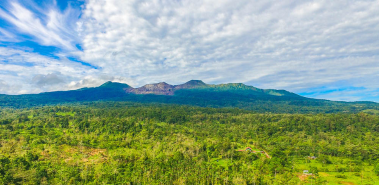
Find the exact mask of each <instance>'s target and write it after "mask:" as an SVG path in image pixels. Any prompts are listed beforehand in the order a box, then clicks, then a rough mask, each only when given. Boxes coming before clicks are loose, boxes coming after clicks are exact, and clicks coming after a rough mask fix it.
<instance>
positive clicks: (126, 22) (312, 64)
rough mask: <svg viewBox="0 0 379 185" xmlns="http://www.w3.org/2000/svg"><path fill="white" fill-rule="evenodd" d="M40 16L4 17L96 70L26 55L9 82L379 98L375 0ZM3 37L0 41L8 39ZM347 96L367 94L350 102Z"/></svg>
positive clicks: (93, 1) (177, 2) (111, 2)
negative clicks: (221, 87)
mask: <svg viewBox="0 0 379 185" xmlns="http://www.w3.org/2000/svg"><path fill="white" fill-rule="evenodd" d="M34 9H38V8H34ZM35 12H36V11H34V12H32V11H31V10H29V9H27V8H25V7H23V6H21V5H19V4H18V3H10V5H9V8H8V9H7V11H5V10H1V11H0V17H3V19H5V20H7V21H8V22H10V23H11V24H13V25H15V28H16V29H17V30H19V31H21V32H23V33H26V34H30V35H32V36H33V37H35V38H36V40H37V41H38V42H39V43H41V44H42V45H49V46H56V47H60V48H66V49H67V50H70V49H71V51H70V54H75V55H76V56H77V57H78V58H80V59H81V60H82V61H84V62H86V63H88V64H91V65H93V66H97V67H98V69H96V70H95V69H89V68H86V67H83V66H81V65H78V64H77V63H74V62H72V61H69V60H64V57H65V55H67V53H63V54H62V58H61V59H59V60H57V59H46V58H44V59H45V60H43V61H42V62H37V61H36V60H33V62H30V60H31V59H29V58H28V60H26V59H25V58H22V56H25V55H31V54H30V53H25V52H24V53H22V52H21V53H22V54H20V55H10V54H8V55H7V57H6V58H7V59H6V60H9V61H13V63H9V62H8V63H6V64H4V63H3V64H1V63H0V65H2V66H0V70H3V71H4V72H3V73H4V74H5V73H6V75H7V76H8V77H7V78H9V79H12V78H14V79H22V78H26V76H28V78H29V79H32V78H33V77H34V76H36V75H45V76H47V75H49V74H58V72H59V74H61V76H62V77H60V79H61V80H62V82H61V83H62V84H64V87H65V88H68V89H70V88H81V87H85V86H97V85H100V84H101V83H103V82H105V81H108V80H111V81H112V80H114V81H117V80H118V81H120V82H126V83H128V84H130V85H133V86H142V85H144V84H145V83H154V82H160V81H166V82H168V83H172V84H179V83H183V82H185V81H187V80H190V79H202V80H204V81H205V82H207V83H228V82H242V83H246V84H249V85H254V86H257V87H260V88H276V89H287V90H290V91H294V92H298V93H307V94H308V96H312V97H323V98H324V97H325V98H328V97H330V98H333V99H338V97H345V98H343V99H344V100H347V99H349V97H355V98H351V100H357V99H365V98H364V97H365V96H369V97H374V96H375V93H374V92H375V91H376V90H377V89H378V88H379V81H377V80H376V79H377V77H378V74H379V62H378V59H379V40H378V39H377V38H379V26H378V22H379V1H378V0H357V1H343V0H335V1H326V0H317V1H314V0H304V1H293V0H283V1H274V0H260V1H250V0H241V1H233V0H204V1H192V0H162V1H156V0H128V1H125V0H106V1H105V0H87V1H86V3H85V5H84V7H83V9H82V12H81V15H80V16H79V14H80V13H78V11H77V10H74V9H72V8H70V7H69V8H67V10H65V11H63V12H61V11H59V10H58V9H56V8H54V7H50V8H48V9H47V11H46V10H38V12H39V13H38V15H39V14H42V15H43V16H42V17H44V18H41V16H37V14H36V13H35ZM0 32H1V34H0V40H1V38H2V37H1V35H2V36H3V37H6V36H5V35H7V34H8V36H7V37H11V34H10V32H9V31H8V32H6V31H5V32H4V29H3V31H2V30H0ZM75 43H80V44H81V46H82V51H78V50H76V49H75V48H74V44H75ZM0 52H1V50H0ZM2 52H3V53H4V52H5V53H6V52H8V53H9V52H10V53H12V52H13V51H12V50H10V51H4V49H3V51H2ZM39 57H41V56H39ZM20 58H21V59H20ZM42 58H43V57H42ZM4 60H5V59H4ZM28 65H29V67H26V66H28ZM30 65H33V66H30ZM37 66H39V67H37ZM58 66H59V67H58ZM1 67H4V68H1ZM25 68H28V69H31V68H33V70H37V71H36V72H34V71H33V73H30V74H29V72H27V73H28V75H26V76H25V75H24V74H23V73H21V72H20V71H22V70H24V69H25ZM16 69H17V70H16ZM1 74H2V73H0V75H1ZM11 74H12V75H13V76H12V75H11ZM15 74H17V75H15ZM11 76H12V77H11ZM57 76H59V75H57ZM20 84H23V83H21V82H20ZM52 84H53V83H52ZM34 86H36V87H35V88H37V91H41V90H42V91H43V90H54V88H61V87H62V85H59V86H54V85H44V86H38V85H36V83H34ZM326 86H329V88H330V89H331V91H330V92H332V90H333V89H334V90H335V91H337V92H334V94H331V93H329V90H330V89H328V91H325V89H324V88H323V87H326ZM348 87H359V88H361V87H362V88H364V89H365V90H359V91H357V90H354V93H353V90H349V88H348ZM341 89H342V90H341ZM28 91H29V92H35V91H33V90H32V88H29V90H28ZM310 91H319V93H322V94H317V93H314V92H313V94H310V93H309V92H310ZM344 92H346V96H344V95H341V94H338V93H344ZM360 93H362V94H361V95H360ZM328 94H329V95H328Z"/></svg>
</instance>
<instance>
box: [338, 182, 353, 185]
mask: <svg viewBox="0 0 379 185" xmlns="http://www.w3.org/2000/svg"><path fill="white" fill-rule="evenodd" d="M339 183H341V184H346V185H354V183H353V182H345V181H340V182H339Z"/></svg>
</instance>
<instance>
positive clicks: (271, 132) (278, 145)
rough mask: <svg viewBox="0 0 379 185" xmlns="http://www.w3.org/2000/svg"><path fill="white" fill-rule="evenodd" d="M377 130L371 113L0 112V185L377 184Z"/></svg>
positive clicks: (102, 105)
mask: <svg viewBox="0 0 379 185" xmlns="http://www.w3.org/2000/svg"><path fill="white" fill-rule="evenodd" d="M378 131H379V117H378V116H377V115H375V110H373V111H371V112H370V111H369V112H366V113H364V112H361V113H356V114H347V113H338V114H273V113H257V112H253V111H249V110H241V109H227V108H201V107H192V106H179V105H160V104H136V103H126V102H97V103H83V104H77V105H66V106H63V105H62V106H44V107H34V108H25V109H13V108H2V109H0V184H346V183H348V184H349V183H350V184H378V183H379V178H378V175H379V164H378V157H379V151H378V148H379V146H378V145H377V143H378V141H379V134H378ZM246 147H250V148H251V149H252V151H254V152H251V151H249V150H245V149H246ZM311 156H315V159H312V158H311ZM304 170H307V171H304Z"/></svg>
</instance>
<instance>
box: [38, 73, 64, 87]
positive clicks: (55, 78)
mask: <svg viewBox="0 0 379 185" xmlns="http://www.w3.org/2000/svg"><path fill="white" fill-rule="evenodd" d="M32 82H33V83H35V84H36V85H37V86H40V87H43V86H46V85H57V84H61V83H64V77H63V76H62V75H61V74H60V73H59V72H58V73H50V74H47V75H41V74H38V75H35V76H34V77H33V79H32Z"/></svg>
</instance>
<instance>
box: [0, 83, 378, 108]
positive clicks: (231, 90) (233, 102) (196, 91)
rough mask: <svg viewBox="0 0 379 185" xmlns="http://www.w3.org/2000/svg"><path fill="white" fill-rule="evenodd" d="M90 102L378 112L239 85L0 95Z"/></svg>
mask: <svg viewBox="0 0 379 185" xmlns="http://www.w3.org/2000/svg"><path fill="white" fill-rule="evenodd" d="M93 101H127V102H136V103H163V104H180V105H194V106H201V107H216V108H221V107H229V108H241V109H247V110H254V111H257V112H274V113H333V112H360V111H364V110H379V109H378V107H379V106H378V104H377V103H374V102H339V101H328V100H320V99H312V98H306V97H303V96H300V95H297V94H295V93H291V92H288V91H285V90H275V89H259V88H256V87H253V86H248V85H245V84H242V83H229V84H219V85H211V84H206V83H204V82H202V81H201V80H191V81H188V82H186V83H184V84H181V85H170V84H167V83H165V82H161V83H156V84H148V85H144V86H142V87H139V88H133V87H131V86H129V85H127V84H122V83H116V82H106V83H104V84H103V85H101V86H99V87H92V88H82V89H78V90H71V91H56V92H46V93H40V94H25V95H0V106H1V107H15V108H24V107H33V106H42V105H56V104H66V103H80V102H93Z"/></svg>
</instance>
